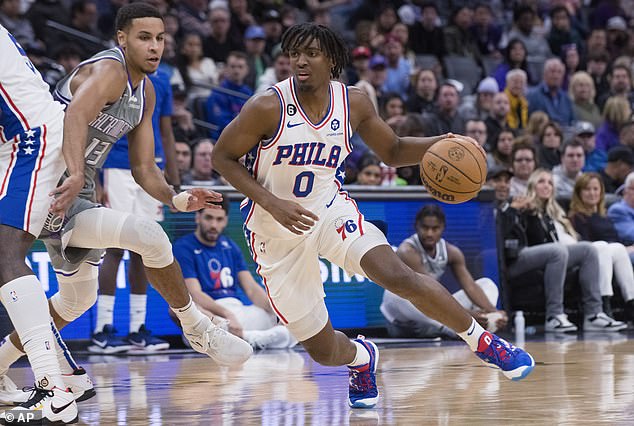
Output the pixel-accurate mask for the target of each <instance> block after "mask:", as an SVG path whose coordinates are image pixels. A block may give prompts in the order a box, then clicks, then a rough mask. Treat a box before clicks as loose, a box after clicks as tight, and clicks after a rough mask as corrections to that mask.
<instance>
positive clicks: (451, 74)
mask: <svg viewBox="0 0 634 426" xmlns="http://www.w3.org/2000/svg"><path fill="white" fill-rule="evenodd" d="M146 1H147V2H148V3H151V4H153V5H155V6H156V7H157V8H159V10H161V12H162V13H163V14H164V17H165V28H166V34H165V52H164V55H163V58H162V62H161V66H160V67H159V71H158V72H160V73H164V74H166V76H167V78H168V79H169V81H170V84H171V86H172V90H173V99H172V102H173V115H172V125H173V130H174V135H175V147H176V161H177V164H178V170H179V173H180V175H181V182H182V183H183V184H207V185H222V184H223V183H224V181H223V179H222V177H221V176H220V175H219V174H218V173H217V172H216V171H214V170H213V166H212V161H211V159H212V157H213V147H214V143H215V141H216V139H217V138H218V136H219V134H220V133H221V132H222V130H223V128H224V127H225V126H226V125H227V124H228V123H229V122H230V121H231V120H232V119H233V118H234V117H235V116H236V115H237V114H238V113H239V111H240V109H241V107H242V105H244V103H245V102H246V101H247V100H248V99H249V98H250V97H251V96H253V95H254V94H255V93H258V92H262V91H264V90H266V89H267V88H268V87H269V86H271V85H272V84H275V83H276V82H278V81H281V80H283V79H285V78H287V77H289V75H290V60H289V58H288V55H287V54H286V53H284V52H282V51H281V49H280V40H281V36H282V34H283V32H284V30H285V29H286V28H288V27H290V26H291V25H293V24H295V23H299V22H303V21H308V20H310V21H314V22H317V23H321V24H324V25H328V26H330V27H332V28H334V29H335V30H336V31H337V32H338V33H339V34H341V35H342V36H343V38H344V39H345V41H346V42H347V43H348V45H349V47H350V61H349V65H348V66H347V68H346V69H345V70H344V72H343V73H342V75H341V76H340V79H341V80H342V81H344V82H346V83H347V84H348V85H350V86H356V87H358V88H359V89H360V90H362V91H364V92H365V93H367V95H368V96H369V98H370V100H371V101H372V103H373V104H374V106H375V108H376V110H377V112H378V113H379V114H380V115H381V117H382V118H383V119H384V120H385V121H386V122H387V123H388V124H389V125H390V126H391V127H392V128H393V129H394V130H395V132H396V134H398V135H399V136H426V135H427V136H430V135H436V134H441V133H445V132H453V133H459V134H467V135H469V136H471V137H473V138H474V139H476V140H477V141H478V142H479V143H480V144H481V145H482V146H483V147H484V148H485V150H486V151H487V152H488V156H487V165H488V167H489V168H490V169H492V170H498V171H499V170H500V169H502V170H506V171H508V173H507V174H505V173H499V176H503V177H508V179H507V182H506V183H505V185H506V184H508V192H509V193H510V196H514V197H525V196H526V195H527V190H528V187H529V186H530V185H529V180H530V179H529V178H530V177H531V175H532V174H533V172H535V170H537V169H543V170H545V171H548V173H552V178H553V185H554V197H556V198H557V199H558V200H559V201H560V202H561V206H562V211H563V212H564V214H568V211H567V208H568V206H569V204H570V198H571V197H572V198H574V194H575V185H576V183H577V182H578V180H579V179H580V177H582V176H586V175H585V173H587V172H594V173H596V174H593V175H592V176H593V177H598V178H600V180H601V182H600V183H601V189H602V193H603V194H604V197H605V199H606V201H607V202H608V203H611V202H613V201H614V199H615V195H614V194H615V193H617V192H618V191H624V193H628V194H629V193H631V192H634V189H632V188H629V187H628V186H627V185H625V183H626V177H627V176H628V175H630V173H632V172H633V171H634V152H633V149H634V121H633V119H632V108H633V105H634V84H633V79H632V73H633V70H634V60H633V58H634V12H633V11H634V9H633V8H632V7H630V6H629V5H630V3H631V2H629V1H626V0H585V1H575V0H553V1H539V0H515V1H514V0H492V1H487V2H478V3H476V2H469V1H436V2H433V1H404V0H394V1H373V0H365V1H363V0H327V1H318V0H290V1H284V2H280V1H268V0H250V1H249V0H226V1H225V0H212V1H207V0H146ZM126 3H128V0H74V1H71V0H45V1H33V0H22V1H20V0H0V24H2V25H4V26H5V27H6V28H7V29H8V30H9V31H11V32H12V33H13V34H14V36H15V37H16V39H17V40H18V41H19V42H20V44H21V45H22V46H23V47H24V49H25V51H26V53H27V54H28V56H29V57H30V58H31V60H32V61H33V63H34V64H35V65H36V67H37V68H38V69H39V70H40V72H41V73H42V75H43V77H44V79H45V81H47V82H48V83H49V84H50V85H51V87H52V86H54V85H55V83H56V82H57V81H58V80H59V79H60V78H61V77H62V76H63V75H64V74H65V73H67V72H69V71H70V70H72V69H73V68H74V67H75V66H77V65H78V64H79V63H80V61H82V60H84V59H86V58H88V57H90V56H91V55H93V54H94V53H96V52H98V51H100V50H103V49H104V48H107V47H110V46H114V42H113V35H114V34H113V24H114V17H115V15H116V12H117V10H118V9H119V8H120V7H121V6H122V5H124V4H126ZM351 142H352V145H353V147H354V149H353V152H352V154H351V155H350V156H349V157H348V159H347V160H346V181H345V182H346V184H357V185H387V186H392V185H416V184H420V183H421V182H420V177H419V170H418V168H417V166H413V167H404V168H399V169H396V170H395V169H394V168H391V167H388V166H387V165H385V164H383V163H382V162H381V161H380V160H379V159H378V158H377V157H376V156H375V155H374V153H372V152H371V151H370V150H369V148H368V147H367V146H366V145H365V144H364V143H363V140H361V139H360V138H359V137H358V136H357V135H353V137H352V141H351ZM630 182H631V185H634V181H630ZM631 185H630V186H631ZM623 188H625V189H623ZM633 188H634V187H633ZM583 191H585V189H584V190H582V193H581V195H582V194H583ZM581 195H580V194H577V197H580V196H581ZM562 197H563V198H565V199H563V200H562V199H561V198H562ZM626 206H627V203H626ZM632 208H633V209H634V207H632ZM626 210H627V209H626ZM598 211H599V212H601V209H599V210H598ZM573 213H574V212H573ZM582 213H584V212H583V211H582ZM590 213H592V212H590V211H585V214H590ZM633 216H634V215H633ZM575 217H576V218H577V219H575V220H574V221H573V223H575V224H577V223H579V220H580V219H579V217H581V216H579V215H577V216H575ZM631 226H634V225H631ZM616 229H617V230H619V234H615V233H614V235H631V234H627V232H625V231H624V232H625V233H622V232H621V231H620V230H621V228H620V227H619V226H616ZM570 231H571V234H572V233H573V232H572V231H573V230H572V228H571V229H570ZM577 232H579V234H581V236H583V237H584V238H586V237H585V235H584V233H583V232H581V231H579V230H577ZM614 235H613V237H614V239H615V240H618V236H616V237H615V236H614ZM576 237H578V235H576ZM628 238H629V237H628ZM622 242H623V243H624V244H625V246H626V247H627V248H628V249H627V251H628V253H630V254H631V253H632V252H634V250H633V249H631V247H632V246H631V244H632V241H631V240H627V241H625V240H623V241H622ZM605 287H607V285H604V288H603V290H604V292H606V291H607V290H605ZM628 297H629V296H628Z"/></svg>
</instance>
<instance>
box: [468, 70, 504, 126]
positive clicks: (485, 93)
mask: <svg viewBox="0 0 634 426" xmlns="http://www.w3.org/2000/svg"><path fill="white" fill-rule="evenodd" d="M499 92H500V89H499V88H498V84H497V82H496V81H495V80H494V79H493V78H492V77H485V78H483V79H482V80H481V81H480V83H478V88H477V89H476V94H475V95H468V96H465V97H464V99H463V101H462V104H461V105H460V108H459V111H460V114H461V115H462V116H463V117H465V118H467V119H471V118H476V119H480V120H485V119H486V118H487V117H488V116H489V115H490V114H491V109H492V108H493V98H494V97H495V95H496V94H497V93H499Z"/></svg>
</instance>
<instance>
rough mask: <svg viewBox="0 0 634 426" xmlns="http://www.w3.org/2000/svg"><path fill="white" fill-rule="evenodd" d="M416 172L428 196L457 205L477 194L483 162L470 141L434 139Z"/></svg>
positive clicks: (481, 179) (481, 182)
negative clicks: (418, 171)
mask: <svg viewBox="0 0 634 426" xmlns="http://www.w3.org/2000/svg"><path fill="white" fill-rule="evenodd" d="M420 171H421V172H420V177H421V180H422V181H423V185H425V187H426V188H427V191H428V192H429V193H430V194H431V196H432V197H434V198H435V199H437V200H439V201H442V202H444V203H448V204H458V203H463V202H465V201H469V200H470V199H472V198H473V197H475V196H476V195H477V194H478V192H479V191H480V188H481V187H482V185H483V184H484V182H485V180H486V175H487V162H486V157H485V156H484V154H483V153H482V152H481V151H480V150H479V149H478V148H477V147H476V146H475V145H474V144H473V143H471V142H468V141H465V140H464V139H462V138H460V137H452V138H446V139H443V140H440V141H438V142H436V143H435V144H433V145H432V146H431V148H429V149H428V150H427V152H425V155H424V156H423V159H422V161H421V165H420Z"/></svg>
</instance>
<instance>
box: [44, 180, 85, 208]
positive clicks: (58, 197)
mask: <svg viewBox="0 0 634 426" xmlns="http://www.w3.org/2000/svg"><path fill="white" fill-rule="evenodd" d="M84 183H85V178H84V175H83V174H82V175H71V176H69V177H67V178H66V179H65V180H64V182H62V184H61V185H60V186H58V187H57V188H55V189H54V190H53V191H51V192H50V193H49V194H48V195H49V196H50V197H53V198H54V200H53V201H52V202H51V206H50V207H49V209H48V211H49V212H50V213H53V214H55V215H57V216H60V217H64V215H65V214H66V210H68V208H69V207H70V206H71V204H73V201H75V198H76V197H77V195H78V194H79V192H80V191H81V189H82V188H83V187H84Z"/></svg>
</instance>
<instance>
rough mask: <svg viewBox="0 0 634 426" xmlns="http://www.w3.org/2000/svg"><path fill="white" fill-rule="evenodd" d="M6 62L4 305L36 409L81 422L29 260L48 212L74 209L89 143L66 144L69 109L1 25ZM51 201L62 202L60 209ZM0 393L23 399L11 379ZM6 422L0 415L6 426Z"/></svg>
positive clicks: (0, 382) (1, 183)
mask: <svg viewBox="0 0 634 426" xmlns="http://www.w3.org/2000/svg"><path fill="white" fill-rule="evenodd" d="M0 58H2V59H1V60H0V286H1V287H0V299H1V300H2V303H3V304H4V306H5V308H6V310H7V312H8V314H9V317H10V318H11V322H12V323H13V325H14V326H15V328H16V331H17V334H18V336H19V341H20V342H21V343H22V345H23V347H24V351H25V352H26V354H27V356H28V358H29V361H30V362H31V367H32V369H33V374H34V376H35V380H36V387H38V388H39V389H41V390H42V391H41V392H34V393H33V394H31V399H30V400H29V406H30V407H33V408H37V409H38V410H41V411H40V412H41V414H42V417H43V418H46V419H47V420H50V421H62V422H75V421H77V405H76V404H75V399H74V397H73V394H72V392H70V391H69V390H68V389H66V386H65V385H64V381H63V380H62V376H61V371H60V366H59V362H58V360H57V355H56V351H55V338H54V336H53V330H52V328H51V323H50V321H51V320H50V316H51V314H50V311H49V306H48V303H47V301H46V295H45V294H44V290H43V288H42V285H41V284H40V282H39V281H38V279H37V278H36V277H35V275H34V274H33V271H32V270H31V269H30V268H29V267H28V266H27V265H26V263H25V262H24V259H25V257H26V254H27V252H28V250H29V248H30V247H31V244H32V243H33V241H34V240H35V238H37V237H38V236H39V235H40V231H41V230H42V228H43V226H44V222H45V220H46V217H47V214H48V213H49V208H50V209H51V210H53V211H55V213H57V214H60V215H63V214H64V211H65V207H66V206H67V205H68V201H70V200H72V199H74V198H75V196H76V195H77V194H78V193H79V191H80V189H81V187H82V185H83V181H84V177H83V174H84V167H83V165H84V159H83V143H82V141H78V140H77V141H75V140H73V141H67V142H66V143H64V144H62V140H63V132H62V129H63V120H64V110H63V106H62V105H61V104H59V103H57V102H55V101H54V100H53V98H52V96H51V94H50V93H49V91H48V85H47V84H46V83H45V82H44V81H43V80H42V77H41V76H40V74H39V73H38V71H37V70H36V69H35V67H34V66H33V64H32V63H31V61H29V59H28V58H27V56H26V53H25V52H24V50H23V49H22V47H20V45H19V44H18V43H17V41H16V40H15V38H13V36H12V35H11V34H10V33H9V32H8V31H7V30H6V29H5V28H4V27H3V26H2V25H0ZM62 151H63V152H62ZM64 159H66V163H67V165H68V168H67V170H68V174H69V179H67V180H66V181H65V182H64V184H63V185H62V186H61V187H60V188H57V189H55V186H56V184H57V182H59V178H60V177H61V176H62V173H63V172H64V169H66V165H65V164H64ZM51 195H58V199H57V201H56V202H55V203H53V205H52V204H51V198H50V197H51ZM3 373H4V371H0V375H1V374H3ZM0 390H2V391H5V392H4V395H7V394H9V395H11V394H12V393H17V389H16V388H15V385H14V384H13V383H12V382H11V380H10V379H9V378H8V377H6V376H2V377H0ZM3 402H7V401H3ZM9 402H10V401H9ZM22 409H24V407H19V408H18V409H16V410H22ZM5 415H6V413H2V414H0V421H2V422H3V421H4V419H5ZM9 418H10V416H9Z"/></svg>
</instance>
